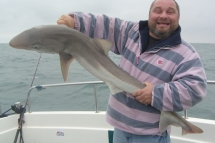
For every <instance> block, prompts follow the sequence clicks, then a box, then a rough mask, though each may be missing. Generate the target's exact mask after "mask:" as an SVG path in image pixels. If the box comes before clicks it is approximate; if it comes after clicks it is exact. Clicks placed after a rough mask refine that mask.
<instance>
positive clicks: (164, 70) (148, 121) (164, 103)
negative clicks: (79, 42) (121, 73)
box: [69, 12, 207, 135]
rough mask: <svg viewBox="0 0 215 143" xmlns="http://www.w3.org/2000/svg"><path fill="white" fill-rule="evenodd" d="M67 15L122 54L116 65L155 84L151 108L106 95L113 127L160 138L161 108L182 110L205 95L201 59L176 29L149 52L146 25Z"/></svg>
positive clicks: (119, 95)
mask: <svg viewBox="0 0 215 143" xmlns="http://www.w3.org/2000/svg"><path fill="white" fill-rule="evenodd" d="M69 15H71V16H72V17H74V19H75V29H76V30H78V31H80V32H82V33H84V34H86V35H88V36H90V37H91V38H102V39H107V40H109V41H111V42H112V43H113V44H114V46H113V47H112V51H113V52H114V53H116V54H120V55H121V61H120V65H119V66H120V67H121V68H122V69H123V70H125V71H126V72H128V73H129V74H130V75H131V76H133V77H135V78H137V79H138V80H140V81H142V82H144V81H148V82H150V83H152V84H154V89H153V93H152V95H153V97H152V103H151V105H149V106H145V105H143V104H141V103H140V102H138V101H137V100H135V99H134V98H133V97H132V96H131V95H130V94H128V93H125V92H121V93H117V94H115V95H110V98H109V103H108V108H107V115H106V119H107V122H108V123H110V124H111V125H113V126H114V127H116V128H118V129H121V130H123V131H126V132H129V133H133V134H138V135H160V132H159V129H158V127H159V118H160V110H162V111H175V112H178V111H183V110H185V109H188V108H190V107H192V106H194V105H195V104H197V103H199V102H200V101H201V100H202V99H203V98H204V97H205V96H206V85H207V83H206V75H205V71H204V68H203V66H202V63H201V60H200V57H199V55H198V53H197V52H196V50H195V49H194V48H193V46H192V45H190V44H188V43H186V42H185V41H183V40H182V39H181V37H180V30H181V29H180V26H179V27H178V29H177V30H176V32H175V33H173V34H172V35H171V36H170V37H169V38H167V39H164V40H160V41H158V42H156V43H155V44H153V45H151V46H149V47H148V48H147V42H148V38H149V34H148V23H147V21H140V22H130V21H124V20H121V19H119V18H112V17H108V16H106V15H93V14H85V13H81V12H77V13H70V14H69ZM143 49H145V50H143ZM142 51H144V52H142Z"/></svg>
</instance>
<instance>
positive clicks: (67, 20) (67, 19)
mask: <svg viewBox="0 0 215 143" xmlns="http://www.w3.org/2000/svg"><path fill="white" fill-rule="evenodd" d="M57 24H58V25H60V24H63V25H66V26H68V27H70V28H73V29H74V27H75V22H74V18H73V17H72V16H69V15H62V16H61V17H60V18H59V19H58V20H57Z"/></svg>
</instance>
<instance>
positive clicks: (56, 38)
mask: <svg viewBox="0 0 215 143" xmlns="http://www.w3.org/2000/svg"><path fill="white" fill-rule="evenodd" d="M9 45H10V46H11V47H14V48H17V49H25V50H33V51H37V52H40V53H52V54H59V55H60V62H61V70H62V75H63V78H64V81H66V80H67V75H68V70H69V66H70V64H71V62H72V61H73V59H75V60H76V61H77V62H78V63H79V64H80V65H82V66H83V67H84V68H85V69H86V70H87V71H89V72H90V73H91V74H93V75H94V76H96V77H97V78H99V79H100V80H102V81H104V82H105V83H106V84H107V85H108V87H109V89H110V91H111V94H115V93H118V92H122V91H125V92H127V93H131V94H132V93H133V92H135V91H137V90H139V89H142V88H144V87H145V84H143V83H142V82H140V81H139V80H137V79H135V78H134V77H132V76H131V75H129V74H128V73H127V72H125V71H123V70H122V69H121V68H119V67H118V66H117V65H116V64H115V63H114V62H113V61H112V60H111V59H110V58H109V57H108V55H107V54H108V51H109V50H110V49H111V47H112V43H111V42H109V41H106V40H103V39H92V38H89V37H88V36H86V35H84V34H83V33H80V32H78V31H76V30H74V29H71V28H68V27H66V26H64V25H46V26H39V27H34V28H32V29H29V30H26V31H24V32H22V33H20V34H18V35H17V36H15V37H14V38H13V39H12V40H11V41H10V42H9ZM169 125H176V126H180V127H181V128H182V134H183V135H184V134H187V133H202V132H203V131H202V129H200V128H198V127H196V126H195V125H193V124H191V123H189V122H188V121H186V120H185V119H184V118H182V117H181V116H179V115H178V114H177V113H175V112H169V111H161V116H160V122H159V131H160V132H161V133H162V132H164V131H165V130H166V129H167V127H168V126H169Z"/></svg>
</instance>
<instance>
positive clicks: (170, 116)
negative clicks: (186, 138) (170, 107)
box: [159, 111, 203, 135]
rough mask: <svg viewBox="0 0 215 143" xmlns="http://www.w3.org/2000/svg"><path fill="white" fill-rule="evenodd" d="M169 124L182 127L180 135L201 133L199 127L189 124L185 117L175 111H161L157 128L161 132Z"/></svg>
mask: <svg viewBox="0 0 215 143" xmlns="http://www.w3.org/2000/svg"><path fill="white" fill-rule="evenodd" d="M169 125H174V126H177V127H181V128H182V135H186V134H196V133H203V130H202V129H200V128H199V127H197V126H195V125H193V124H191V123H190V122H188V121H187V120H186V119H184V118H182V117H181V116H180V115H178V114H177V113H175V112H164V111H161V116H160V123H159V130H160V133H163V132H164V131H165V130H166V129H167V127H168V126H169Z"/></svg>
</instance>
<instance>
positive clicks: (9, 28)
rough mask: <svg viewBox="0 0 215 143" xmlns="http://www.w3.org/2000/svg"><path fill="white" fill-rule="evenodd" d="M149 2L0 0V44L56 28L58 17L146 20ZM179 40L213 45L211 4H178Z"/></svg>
mask: <svg viewBox="0 0 215 143" xmlns="http://www.w3.org/2000/svg"><path fill="white" fill-rule="evenodd" d="M152 1H153V0H106V1H105V0H34V1H33V0H0V10H1V11H0V43H8V42H9V41H10V39H11V38H13V37H14V36H15V35H17V34H18V33H20V32H22V31H24V30H26V29H29V28H31V27H34V26H38V25H47V24H56V21H57V19H58V18H59V17H60V16H61V15H62V14H68V13H69V12H73V11H75V12H77V11H80V12H87V13H94V14H105V15H108V16H112V17H118V18H121V19H124V20H130V21H139V20H147V19H148V11H149V7H150V5H151V2H152ZM178 3H179V5H180V9H181V16H180V25H181V27H182V33H181V34H182V38H183V39H184V40H186V41H187V42H190V43H215V16H214V14H215V1H214V0H180V1H179V0H178Z"/></svg>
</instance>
